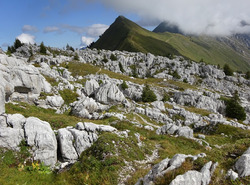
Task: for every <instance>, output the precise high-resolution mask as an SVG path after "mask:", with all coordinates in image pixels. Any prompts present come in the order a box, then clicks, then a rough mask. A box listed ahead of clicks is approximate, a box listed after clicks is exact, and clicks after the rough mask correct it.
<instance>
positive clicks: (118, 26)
mask: <svg viewBox="0 0 250 185" xmlns="http://www.w3.org/2000/svg"><path fill="white" fill-rule="evenodd" d="M157 37H158V36H157V34H156V33H153V32H150V31H148V30H146V29H144V28H141V27H140V26H138V25H137V24H135V23H134V22H132V21H130V20H128V19H126V18H125V17H122V16H119V17H118V18H117V19H116V20H115V22H114V23H113V24H112V25H111V26H110V27H109V29H108V30H107V31H106V32H105V33H104V34H103V35H102V36H101V37H100V39H99V40H98V41H97V42H96V43H94V44H93V46H92V47H93V48H97V49H107V50H125V51H132V52H144V53H147V52H151V53H153V54H155V55H162V56H167V55H169V54H176V55H178V54H180V53H179V52H178V51H177V50H176V49H174V48H173V47H172V46H171V45H170V44H168V43H167V42H164V41H163V40H160V39H158V38H157Z"/></svg>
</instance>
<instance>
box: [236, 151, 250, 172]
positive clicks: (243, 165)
mask: <svg viewBox="0 0 250 185" xmlns="http://www.w3.org/2000/svg"><path fill="white" fill-rule="evenodd" d="M234 166H235V169H236V170H237V172H238V174H239V176H240V177H246V176H249V175H250V147H249V148H248V149H247V150H246V151H245V152H244V153H243V155H242V156H240V158H239V159H238V160H237V161H236V163H235V165H234Z"/></svg>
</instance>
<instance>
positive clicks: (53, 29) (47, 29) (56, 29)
mask: <svg viewBox="0 0 250 185" xmlns="http://www.w3.org/2000/svg"><path fill="white" fill-rule="evenodd" d="M43 32H44V33H50V32H60V28H59V27H57V26H47V27H45V28H44V30H43Z"/></svg>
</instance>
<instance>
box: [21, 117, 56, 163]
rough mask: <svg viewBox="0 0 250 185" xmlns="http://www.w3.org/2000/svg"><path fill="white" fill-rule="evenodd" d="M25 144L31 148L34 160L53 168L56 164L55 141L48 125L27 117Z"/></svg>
mask: <svg viewBox="0 0 250 185" xmlns="http://www.w3.org/2000/svg"><path fill="white" fill-rule="evenodd" d="M24 130H25V138H26V141H27V144H28V145H29V146H31V147H32V150H33V157H34V159H35V160H40V161H42V162H44V164H45V165H50V166H53V165H55V164H56V162H57V141H56V136H55V134H54V132H53V130H52V129H51V127H50V124H49V123H48V122H45V121H41V120H40V119H38V118H35V117H29V118H27V120H26V123H25V125H24Z"/></svg>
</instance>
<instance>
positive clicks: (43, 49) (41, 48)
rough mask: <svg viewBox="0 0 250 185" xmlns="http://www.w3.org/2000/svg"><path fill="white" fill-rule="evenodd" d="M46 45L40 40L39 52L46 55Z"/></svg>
mask: <svg viewBox="0 0 250 185" xmlns="http://www.w3.org/2000/svg"><path fill="white" fill-rule="evenodd" d="M46 50H47V49H46V47H45V46H44V43H43V42H42V43H41V44H40V53H41V54H44V55H46Z"/></svg>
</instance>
